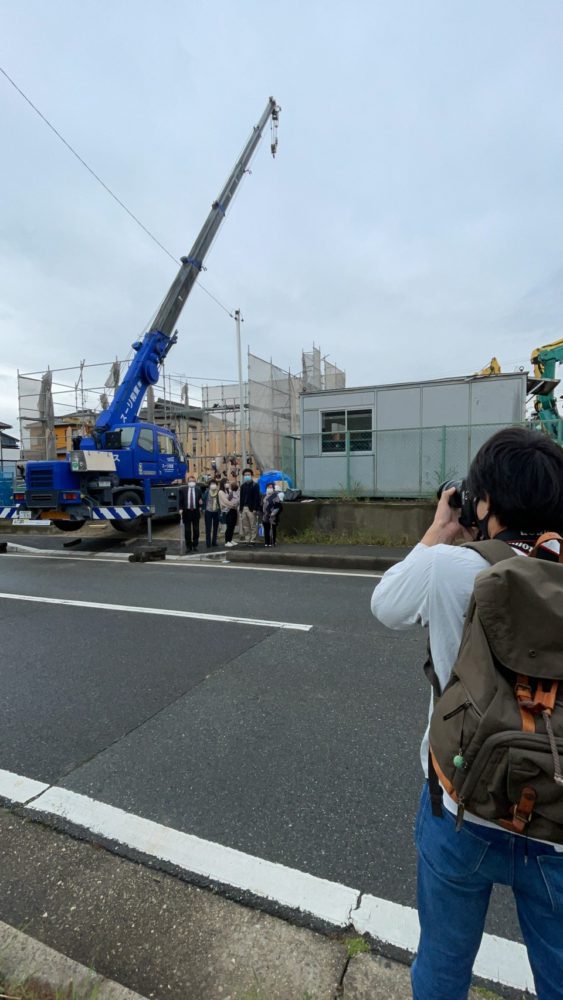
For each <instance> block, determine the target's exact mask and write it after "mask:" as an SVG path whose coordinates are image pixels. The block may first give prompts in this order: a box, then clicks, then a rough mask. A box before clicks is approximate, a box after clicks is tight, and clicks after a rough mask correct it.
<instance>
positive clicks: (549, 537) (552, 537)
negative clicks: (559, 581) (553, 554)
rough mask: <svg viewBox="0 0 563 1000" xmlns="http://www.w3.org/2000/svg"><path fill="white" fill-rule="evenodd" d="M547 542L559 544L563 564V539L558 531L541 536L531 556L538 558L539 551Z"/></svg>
mask: <svg viewBox="0 0 563 1000" xmlns="http://www.w3.org/2000/svg"><path fill="white" fill-rule="evenodd" d="M545 542H559V562H560V563H563V538H561V535H558V534H557V532H556V531H546V532H545V534H544V535H540V537H539V538H538V540H537V542H536V544H535V545H534V547H533V549H532V551H531V552H530V555H531V556H535V557H536V558H537V556H538V553H539V550H540V549H541V547H542V545H544V543H545Z"/></svg>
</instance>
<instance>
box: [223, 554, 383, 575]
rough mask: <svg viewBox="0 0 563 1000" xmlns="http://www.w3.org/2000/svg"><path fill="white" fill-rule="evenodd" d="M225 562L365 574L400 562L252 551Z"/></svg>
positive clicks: (356, 557)
mask: <svg viewBox="0 0 563 1000" xmlns="http://www.w3.org/2000/svg"><path fill="white" fill-rule="evenodd" d="M227 562H231V563H253V564H258V565H260V566H308V567H309V568H317V569H320V568H323V569H363V570H365V571H366V572H375V573H383V572H385V570H386V569H389V567H390V566H394V565H395V564H396V563H398V562H401V559H400V558H398V557H396V556H360V555H358V556H354V555H343V554H342V553H338V552H336V553H335V554H334V555H332V554H331V553H328V552H295V551H291V552H283V551H277V550H276V551H273V550H268V551H267V552H262V551H261V550H256V551H253V550H252V549H247V550H242V551H238V550H237V551H233V549H231V550H230V552H228V553H227Z"/></svg>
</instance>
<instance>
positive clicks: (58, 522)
mask: <svg viewBox="0 0 563 1000" xmlns="http://www.w3.org/2000/svg"><path fill="white" fill-rule="evenodd" d="M51 524H54V525H55V528H58V529H59V531H79V530H80V528H83V527H84V525H85V524H86V521H67V520H66V518H62V517H61V518H58V517H54V518H53V520H52V521H51Z"/></svg>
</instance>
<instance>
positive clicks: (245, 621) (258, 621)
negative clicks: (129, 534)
mask: <svg viewBox="0 0 563 1000" xmlns="http://www.w3.org/2000/svg"><path fill="white" fill-rule="evenodd" d="M0 599H1V600H5V601H32V602H34V603H37V604H57V605H59V606H60V605H64V606H65V607H70V608H94V609H96V610H100V611H127V612H129V613H133V614H141V615H165V616H168V617H171V618H196V619H197V620H198V621H206V622H228V623H231V624H235V625H259V626H261V627H262V628H279V629H290V630H291V631H294V632H310V631H311V629H312V628H313V626H312V625H301V624H298V623H297V622H275V621H267V620H266V619H265V618H238V617H237V616H235V615H208V614H204V613H203V612H200V611H174V610H172V609H170V608H141V607H137V606H136V605H135V604H102V603H101V602H98V601H71V600H68V599H67V598H65V597H36V596H32V595H30V594H1V593H0Z"/></svg>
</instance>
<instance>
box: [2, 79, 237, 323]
mask: <svg viewBox="0 0 563 1000" xmlns="http://www.w3.org/2000/svg"><path fill="white" fill-rule="evenodd" d="M0 73H2V75H3V76H5V77H6V80H7V81H8V83H11V85H12V87H13V88H14V90H17V92H18V94H19V95H20V96H21V97H23V99H24V101H26V103H27V104H29V106H30V108H32V109H33V111H35V114H36V115H39V117H40V118H41V120H42V121H43V122H45V125H47V127H48V128H50V129H51V132H53V133H54V134H55V135H56V136H57V139H60V141H61V142H62V143H63V145H65V146H66V148H67V149H68V150H69V151H70V152H71V153H72V155H73V156H75V157H76V159H77V160H78V162H79V163H81V164H82V166H83V167H85V168H86V170H87V171H88V173H89V174H91V175H92V177H93V178H94V180H96V181H97V182H98V184H100V185H101V186H102V187H103V189H104V191H106V192H107V194H109V196H110V197H111V198H113V200H114V201H115V202H117V204H118V205H119V206H120V208H122V209H123V211H124V212H127V215H128V216H129V218H131V219H133V222H135V223H136V224H137V225H138V226H139V227H140V228H141V229H142V230H143V232H144V233H146V235H147V236H149V237H150V239H151V240H152V241H153V242H154V243H156V245H157V246H158V247H160V249H161V250H162V251H163V253H165V254H166V256H167V257H170V259H171V260H173V261H174V263H176V264H177V263H178V259H177V257H175V256H174V254H173V253H172V252H171V251H170V250H168V248H167V247H165V246H164V244H163V243H161V242H160V240H159V239H157V237H156V236H155V235H154V233H151V231H150V229H148V228H147V226H145V224H144V223H143V222H141V220H140V219H139V218H138V216H136V215H135V213H134V212H132V211H131V209H130V208H127V205H126V204H125V202H123V201H122V200H121V198H119V197H118V196H117V195H116V194H115V192H114V191H112V190H111V188H110V187H108V185H107V184H106V183H105V181H103V180H102V178H101V177H100V176H99V174H97V173H96V171H95V170H93V169H92V167H90V166H89V165H88V164H87V163H86V160H84V159H83V158H82V156H80V153H78V152H77V151H76V149H75V148H74V146H71V144H70V142H67V140H66V139H65V137H64V136H63V135H61V133H60V132H59V130H58V129H56V128H55V126H54V125H53V124H52V123H51V122H50V121H49V119H48V118H46V117H45V115H44V114H43V113H42V112H41V111H40V110H39V108H38V107H37V105H35V104H34V103H33V101H32V100H31V99H30V98H29V97H28V96H27V94H24V92H23V90H22V89H21V88H20V87H18V85H17V83H16V82H15V80H12V77H11V76H10V75H9V74H8V73H7V72H6V70H5V69H4V68H3V67H2V66H0ZM198 287H199V288H201V289H202V291H204V292H205V294H206V295H208V296H209V298H210V299H213V301H214V302H216V303H217V305H218V306H219V307H220V308H221V309H222V310H223V312H226V313H227V316H230V317H231V319H233V313H232V312H231V310H230V309H227V306H225V305H223V303H222V302H220V301H219V299H218V298H216V296H215V295H213V293H212V292H210V291H209V290H208V289H207V288H206V287H205V285H202V284H201V282H198Z"/></svg>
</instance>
